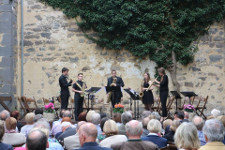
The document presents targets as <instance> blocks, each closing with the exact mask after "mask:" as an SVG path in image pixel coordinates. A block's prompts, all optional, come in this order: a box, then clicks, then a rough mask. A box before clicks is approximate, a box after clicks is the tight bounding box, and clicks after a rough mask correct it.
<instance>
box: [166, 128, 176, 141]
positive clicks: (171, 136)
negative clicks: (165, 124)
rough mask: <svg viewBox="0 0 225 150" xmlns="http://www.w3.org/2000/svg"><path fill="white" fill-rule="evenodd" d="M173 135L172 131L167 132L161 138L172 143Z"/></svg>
mask: <svg viewBox="0 0 225 150" xmlns="http://www.w3.org/2000/svg"><path fill="white" fill-rule="evenodd" d="M174 134H175V132H174V131H171V130H170V131H169V132H168V133H167V134H165V135H164V136H163V137H164V138H165V139H167V141H168V142H172V143H173V142H174Z"/></svg>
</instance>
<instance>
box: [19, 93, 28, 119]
mask: <svg viewBox="0 0 225 150" xmlns="http://www.w3.org/2000/svg"><path fill="white" fill-rule="evenodd" d="M18 101H19V103H20V109H21V110H23V115H24V116H25V115H26V114H27V110H26V107H25V103H24V101H23V100H22V97H18Z"/></svg>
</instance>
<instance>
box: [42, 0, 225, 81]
mask: <svg viewBox="0 0 225 150" xmlns="http://www.w3.org/2000/svg"><path fill="white" fill-rule="evenodd" d="M40 1H41V2H44V3H46V4H48V5H50V6H52V7H53V8H59V9H61V10H62V11H63V12H64V14H65V15H66V16H67V17H69V18H76V17H77V16H80V17H81V21H77V24H78V26H79V27H80V28H81V29H82V31H83V32H86V31H88V30H93V31H95V32H96V35H95V36H90V35H89V36H88V38H90V39H92V40H93V41H94V42H96V43H97V44H98V45H99V46H101V47H105V48H108V49H116V50H121V49H123V48H125V49H127V50H129V51H130V52H131V53H132V54H133V55H135V56H139V57H144V56H146V55H148V56H149V58H150V59H151V60H152V61H154V62H156V63H157V65H158V67H159V66H163V67H165V68H167V69H169V70H170V71H171V72H173V73H174V78H175V80H176V62H179V63H181V64H182V65H187V64H188V63H190V62H192V61H193V58H194V55H195V52H196V50H197V43H196V42H195V41H197V40H198V38H199V37H200V36H202V35H204V34H206V33H207V30H208V28H209V27H210V25H212V24H213V23H214V22H219V21H221V20H222V19H224V18H225V0H75V1H73V0H40ZM173 83H174V84H175V83H176V82H173Z"/></svg>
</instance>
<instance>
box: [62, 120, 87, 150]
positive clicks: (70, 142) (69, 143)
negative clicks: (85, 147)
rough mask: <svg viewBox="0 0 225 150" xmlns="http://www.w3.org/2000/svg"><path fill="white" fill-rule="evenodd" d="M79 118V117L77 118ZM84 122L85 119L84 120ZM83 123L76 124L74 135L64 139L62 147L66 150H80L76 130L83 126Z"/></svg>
mask: <svg viewBox="0 0 225 150" xmlns="http://www.w3.org/2000/svg"><path fill="white" fill-rule="evenodd" d="M78 118H79V117H78ZM85 120H86V119H85ZM85 123H86V122H85V121H80V122H78V124H77V128H76V134H75V135H72V136H69V137H66V138H64V146H65V148H66V149H67V150H73V149H78V148H80V140H79V134H78V130H79V128H80V127H81V126H82V125H83V124H85Z"/></svg>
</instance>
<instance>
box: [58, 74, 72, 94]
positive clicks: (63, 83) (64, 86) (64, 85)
mask: <svg viewBox="0 0 225 150" xmlns="http://www.w3.org/2000/svg"><path fill="white" fill-rule="evenodd" d="M66 78H67V77H66V76H64V75H63V74H62V75H61V76H60V77H59V85H60V88H61V91H60V94H61V95H70V92H69V86H71V83H72V82H71V81H70V82H68V81H67V79H66Z"/></svg>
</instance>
